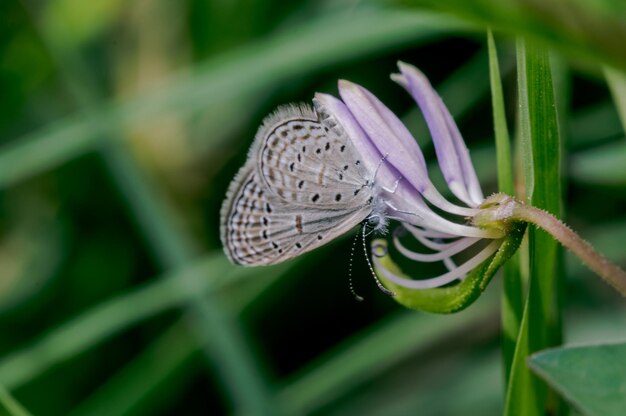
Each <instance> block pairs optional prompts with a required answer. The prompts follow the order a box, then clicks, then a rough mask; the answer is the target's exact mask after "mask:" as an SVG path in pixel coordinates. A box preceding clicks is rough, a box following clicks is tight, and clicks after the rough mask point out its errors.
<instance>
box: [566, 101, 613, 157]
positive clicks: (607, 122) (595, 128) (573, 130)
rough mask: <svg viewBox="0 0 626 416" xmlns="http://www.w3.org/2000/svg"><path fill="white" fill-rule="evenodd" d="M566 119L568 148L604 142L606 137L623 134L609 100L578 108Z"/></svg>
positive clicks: (611, 137) (610, 137)
mask: <svg viewBox="0 0 626 416" xmlns="http://www.w3.org/2000/svg"><path fill="white" fill-rule="evenodd" d="M567 121H568V125H567V126H566V127H567V138H568V142H567V146H568V148H570V149H575V148H584V147H589V146H593V145H595V144H597V143H605V142H606V141H607V139H613V138H615V137H617V136H623V135H624V128H623V127H622V125H621V123H620V118H619V115H618V114H617V111H616V110H615V105H613V103H612V102H611V101H603V102H600V103H594V104H592V105H589V106H587V107H584V108H582V109H579V110H578V111H576V112H575V113H573V114H572V115H571V117H569V118H568V120H567Z"/></svg>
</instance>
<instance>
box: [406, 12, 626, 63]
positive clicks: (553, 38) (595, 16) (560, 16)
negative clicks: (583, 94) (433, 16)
mask: <svg viewBox="0 0 626 416" xmlns="http://www.w3.org/2000/svg"><path fill="white" fill-rule="evenodd" d="M403 3H406V4H410V5H413V6H422V7H424V6H426V7H431V8H433V9H436V10H442V11H447V12H448V13H452V14H456V15H459V16H462V17H464V18H466V19H469V20H471V21H473V22H475V23H477V24H479V25H480V26H482V27H491V28H493V29H494V30H498V31H503V32H505V33H508V34H511V35H521V36H523V37H525V38H528V39H532V40H533V41H535V42H541V43H542V46H544V47H547V46H550V47H551V48H554V49H557V50H560V51H562V52H565V53H568V54H571V55H572V56H574V57H578V58H581V59H583V60H586V61H587V62H594V61H600V62H604V63H608V64H610V65H613V66H616V67H618V68H621V69H623V70H626V49H624V47H623V45H622V42H621V39H626V25H625V24H624V22H625V21H626V7H625V6H624V2H623V1H621V0H601V1H585V0H559V1H550V2H540V1H529V0H513V1H507V2H502V1H498V0H483V1H478V2H477V1H465V0H448V1H445V2H442V1H438V0H404V1H403Z"/></svg>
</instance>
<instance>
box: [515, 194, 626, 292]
mask: <svg viewBox="0 0 626 416" xmlns="http://www.w3.org/2000/svg"><path fill="white" fill-rule="evenodd" d="M511 219H513V220H519V221H524V222H529V223H531V224H534V225H536V226H537V227H539V228H541V229H543V230H544V231H546V232H547V233H549V234H550V235H552V237H554V238H555V239H556V240H557V241H559V242H560V243H561V244H563V246H564V247H566V248H567V249H569V250H571V251H572V252H573V253H574V254H576V255H577V256H578V257H579V258H580V259H581V260H582V262H583V263H584V264H585V265H587V267H589V268H590V269H591V270H592V271H594V272H595V273H596V274H598V276H600V277H601V278H603V279H604V280H605V281H606V282H607V283H609V284H610V285H611V286H613V287H614V288H615V289H616V290H617V291H618V292H619V293H621V294H622V296H624V297H626V272H624V270H622V269H620V268H619V267H618V266H617V265H615V264H613V263H611V262H610V261H609V260H608V259H607V258H606V257H604V256H603V255H602V254H600V253H598V252H597V251H595V250H594V249H593V247H591V244H589V243H588V242H586V241H585V240H583V239H582V238H580V237H579V236H578V234H576V233H575V232H574V231H573V230H572V229H571V228H569V227H568V226H567V225H565V224H564V223H562V222H561V221H559V220H558V219H557V218H556V217H554V216H553V215H552V214H550V213H548V212H546V211H544V210H542V209H539V208H535V207H532V206H529V205H525V204H520V203H517V204H516V205H515V208H514V209H513V212H512V214H511Z"/></svg>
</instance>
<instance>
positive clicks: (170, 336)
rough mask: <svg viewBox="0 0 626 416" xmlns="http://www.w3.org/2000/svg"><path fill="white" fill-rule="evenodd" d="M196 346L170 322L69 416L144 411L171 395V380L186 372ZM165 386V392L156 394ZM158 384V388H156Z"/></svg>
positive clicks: (181, 323) (183, 329) (178, 325)
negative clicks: (166, 391)
mask: <svg viewBox="0 0 626 416" xmlns="http://www.w3.org/2000/svg"><path fill="white" fill-rule="evenodd" d="M198 352H200V346H199V344H198V342H197V340H196V339H194V337H193V336H191V334H189V331H188V330H187V329H186V327H185V325H184V321H183V320H180V321H178V322H177V323H176V324H174V325H172V326H171V327H170V328H169V329H168V330H166V331H165V332H164V333H163V334H162V335H160V336H159V337H158V338H157V339H155V340H154V341H152V343H151V344H150V345H149V346H148V347H147V348H146V349H145V350H144V351H142V352H141V353H140V354H138V355H137V356H136V357H135V358H134V359H133V360H131V362H130V363H129V364H127V365H126V366H124V367H123V369H122V370H121V371H119V372H118V373H117V374H115V375H114V376H113V377H112V378H111V379H110V380H109V381H108V382H107V383H105V384H104V386H103V387H100V388H99V389H98V390H97V392H96V393H95V394H92V395H91V396H90V397H89V398H88V399H87V400H86V401H85V402H83V403H81V404H80V405H79V406H78V407H77V408H76V409H73V410H72V412H71V413H70V415H72V416H78V415H85V416H96V415H102V416H106V415H128V414H133V413H134V412H136V411H137V410H138V409H141V412H140V414H141V413H143V414H148V413H149V412H148V411H147V407H148V408H150V409H152V411H156V410H157V409H158V408H159V407H161V406H163V405H167V404H168V403H167V402H168V400H172V399H174V398H175V396H174V394H173V393H174V392H172V388H175V387H173V386H172V385H176V383H173V382H172V380H173V379H176V378H177V377H183V376H184V373H187V372H190V371H189V370H191V369H189V368H185V367H187V366H186V365H185V364H190V363H191V359H192V357H193V354H195V353H198ZM161 386H167V390H168V394H162V393H160V390H161V388H162V387H161ZM160 387H161V388H160Z"/></svg>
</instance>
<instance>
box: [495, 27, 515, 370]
mask: <svg viewBox="0 0 626 416" xmlns="http://www.w3.org/2000/svg"><path fill="white" fill-rule="evenodd" d="M487 45H488V48H489V79H490V82H491V103H492V104H491V105H492V110H493V126H494V135H495V141H496V160H497V164H498V189H499V190H500V192H503V193H505V194H507V195H515V187H514V184H513V158H512V156H511V144H510V139H509V129H508V127H507V123H506V110H505V108H504V97H503V94H502V81H501V78H500V65H499V63H498V54H497V51H496V43H495V41H494V39H493V34H492V33H491V30H488V31H487ZM502 281H503V291H502V333H503V340H502V350H503V351H502V355H503V357H504V368H505V375H506V379H507V380H508V377H509V373H510V370H511V365H512V363H513V354H514V351H515V341H516V338H517V334H518V332H519V326H520V321H521V320H522V312H523V296H522V279H521V275H520V273H519V259H518V258H517V255H514V256H513V258H511V259H510V260H509V261H508V262H506V264H505V265H504V267H503V276H502Z"/></svg>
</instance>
